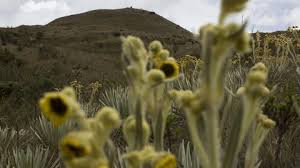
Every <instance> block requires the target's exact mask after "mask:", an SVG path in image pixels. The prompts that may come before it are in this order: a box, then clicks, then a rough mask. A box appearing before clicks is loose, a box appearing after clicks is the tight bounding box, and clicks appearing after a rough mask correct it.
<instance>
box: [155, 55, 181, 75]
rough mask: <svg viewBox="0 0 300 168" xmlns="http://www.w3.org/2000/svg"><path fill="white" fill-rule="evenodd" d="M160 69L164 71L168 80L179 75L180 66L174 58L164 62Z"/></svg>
mask: <svg viewBox="0 0 300 168" xmlns="http://www.w3.org/2000/svg"><path fill="white" fill-rule="evenodd" d="M159 69H160V70H161V71H163V72H164V74H165V76H166V80H174V79H175V78H177V77H178V75H179V66H178V64H177V63H176V61H175V60H172V59H170V60H167V61H164V62H162V63H161V64H160V66H159Z"/></svg>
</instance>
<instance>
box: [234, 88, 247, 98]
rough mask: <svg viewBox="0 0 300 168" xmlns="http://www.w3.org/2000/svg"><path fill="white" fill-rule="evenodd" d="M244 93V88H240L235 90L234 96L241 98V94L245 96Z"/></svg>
mask: <svg viewBox="0 0 300 168" xmlns="http://www.w3.org/2000/svg"><path fill="white" fill-rule="evenodd" d="M245 92H246V88H245V87H243V86H242V87H240V88H239V89H238V90H237V92H236V94H237V95H238V96H242V95H243V94H245Z"/></svg>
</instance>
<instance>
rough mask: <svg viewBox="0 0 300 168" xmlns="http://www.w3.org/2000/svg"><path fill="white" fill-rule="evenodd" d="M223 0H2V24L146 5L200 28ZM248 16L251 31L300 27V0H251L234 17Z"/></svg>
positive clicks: (215, 14)
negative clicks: (246, 6)
mask: <svg viewBox="0 0 300 168" xmlns="http://www.w3.org/2000/svg"><path fill="white" fill-rule="evenodd" d="M220 1H221V0H0V27H7V26H13V27H15V26H19V25H23V24H25V25H36V24H39V25H43V24H47V23H49V22H50V21H52V20H54V19H56V18H59V17H62V16H66V15H70V14H75V13H82V12H86V11H89V10H94V9H115V8H124V7H130V6H132V7H134V8H142V9H145V10H150V11H155V12H156V13H158V14H159V15H161V16H163V17H165V18H167V19H169V20H171V21H173V22H175V23H176V24H179V25H180V26H182V27H184V28H186V29H188V30H190V31H196V30H198V28H199V27H200V26H201V25H203V24H205V23H207V22H213V23H216V21H217V17H218V14H219V4H220ZM246 18H248V19H249V25H248V30H253V31H257V30H258V31H276V30H285V29H287V27H288V26H291V25H298V26H300V0H250V2H249V3H248V8H247V10H245V11H244V12H243V13H241V14H239V15H238V16H235V17H233V18H232V20H235V21H238V22H242V20H243V19H244V20H245V19H246Z"/></svg>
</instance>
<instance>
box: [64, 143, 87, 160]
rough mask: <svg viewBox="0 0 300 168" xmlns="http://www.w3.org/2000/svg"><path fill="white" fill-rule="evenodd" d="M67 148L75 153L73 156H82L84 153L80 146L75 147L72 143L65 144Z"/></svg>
mask: <svg viewBox="0 0 300 168" xmlns="http://www.w3.org/2000/svg"><path fill="white" fill-rule="evenodd" d="M67 149H68V150H69V151H70V152H71V153H72V154H74V155H75V157H82V156H83V155H84V149H83V148H82V147H77V146H74V145H72V144H67Z"/></svg>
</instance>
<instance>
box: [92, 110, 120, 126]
mask: <svg viewBox="0 0 300 168" xmlns="http://www.w3.org/2000/svg"><path fill="white" fill-rule="evenodd" d="M95 118H96V119H97V120H99V121H101V122H102V123H103V126H104V127H105V128H109V129H113V128H117V127H119V125H120V123H121V120H120V115H119V112H118V111H117V110H116V109H114V108H111V107H103V108H102V109H100V110H99V111H98V112H97V114H96V116H95Z"/></svg>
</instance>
